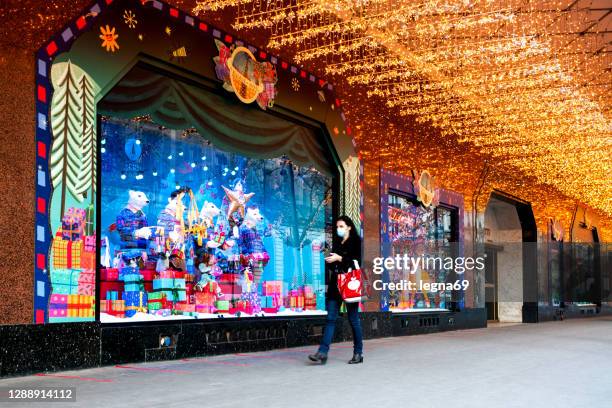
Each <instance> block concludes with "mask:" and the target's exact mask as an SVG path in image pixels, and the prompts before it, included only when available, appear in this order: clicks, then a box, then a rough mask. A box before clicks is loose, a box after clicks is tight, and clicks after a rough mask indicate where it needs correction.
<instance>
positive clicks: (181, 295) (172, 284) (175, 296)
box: [153, 278, 187, 302]
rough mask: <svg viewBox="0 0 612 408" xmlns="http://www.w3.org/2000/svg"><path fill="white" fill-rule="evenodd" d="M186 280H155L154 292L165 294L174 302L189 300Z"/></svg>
mask: <svg viewBox="0 0 612 408" xmlns="http://www.w3.org/2000/svg"><path fill="white" fill-rule="evenodd" d="M185 285H186V284H185V279H178V278H177V279H170V278H160V279H153V291H158V292H163V293H165V294H166V297H167V298H168V299H170V300H172V301H173V302H183V301H185V300H187V293H186V287H185Z"/></svg>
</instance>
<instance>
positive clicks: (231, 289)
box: [218, 282, 242, 295]
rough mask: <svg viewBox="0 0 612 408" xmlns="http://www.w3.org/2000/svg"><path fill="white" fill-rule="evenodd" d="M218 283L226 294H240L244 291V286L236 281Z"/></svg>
mask: <svg viewBox="0 0 612 408" xmlns="http://www.w3.org/2000/svg"><path fill="white" fill-rule="evenodd" d="M218 285H219V287H220V288H221V292H222V293H224V294H226V295H227V294H237V295H240V294H241V293H242V286H240V285H238V284H236V283H227V282H220V283H219V284H218Z"/></svg>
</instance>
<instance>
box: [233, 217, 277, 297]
mask: <svg viewBox="0 0 612 408" xmlns="http://www.w3.org/2000/svg"><path fill="white" fill-rule="evenodd" d="M263 220H264V217H263V215H261V213H260V211H259V208H257V207H254V206H249V207H247V209H246V213H245V215H244V221H243V222H242V225H241V226H240V234H239V238H238V246H239V248H240V254H241V255H243V256H244V257H245V258H246V260H247V262H248V264H249V265H250V267H251V270H252V271H253V281H254V283H255V287H257V283H258V282H259V280H260V278H261V275H262V274H263V269H264V267H265V266H266V265H267V264H268V261H269V260H270V256H269V255H268V252H267V251H266V248H265V247H264V244H263V240H262V239H261V235H259V232H258V231H257V226H258V225H259V224H261V223H262V222H263Z"/></svg>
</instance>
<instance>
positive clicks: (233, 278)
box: [219, 273, 240, 282]
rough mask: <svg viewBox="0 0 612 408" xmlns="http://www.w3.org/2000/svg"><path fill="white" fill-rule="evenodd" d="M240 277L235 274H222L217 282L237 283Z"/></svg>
mask: <svg viewBox="0 0 612 408" xmlns="http://www.w3.org/2000/svg"><path fill="white" fill-rule="evenodd" d="M239 280H240V275H239V274H237V273H222V274H221V276H219V282H238V281H239Z"/></svg>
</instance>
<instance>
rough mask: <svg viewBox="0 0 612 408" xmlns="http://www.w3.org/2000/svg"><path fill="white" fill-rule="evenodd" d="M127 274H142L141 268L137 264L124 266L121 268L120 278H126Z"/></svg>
mask: <svg viewBox="0 0 612 408" xmlns="http://www.w3.org/2000/svg"><path fill="white" fill-rule="evenodd" d="M125 275H138V276H140V270H139V269H138V267H137V266H124V267H122V268H120V269H119V280H124V276H125Z"/></svg>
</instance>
